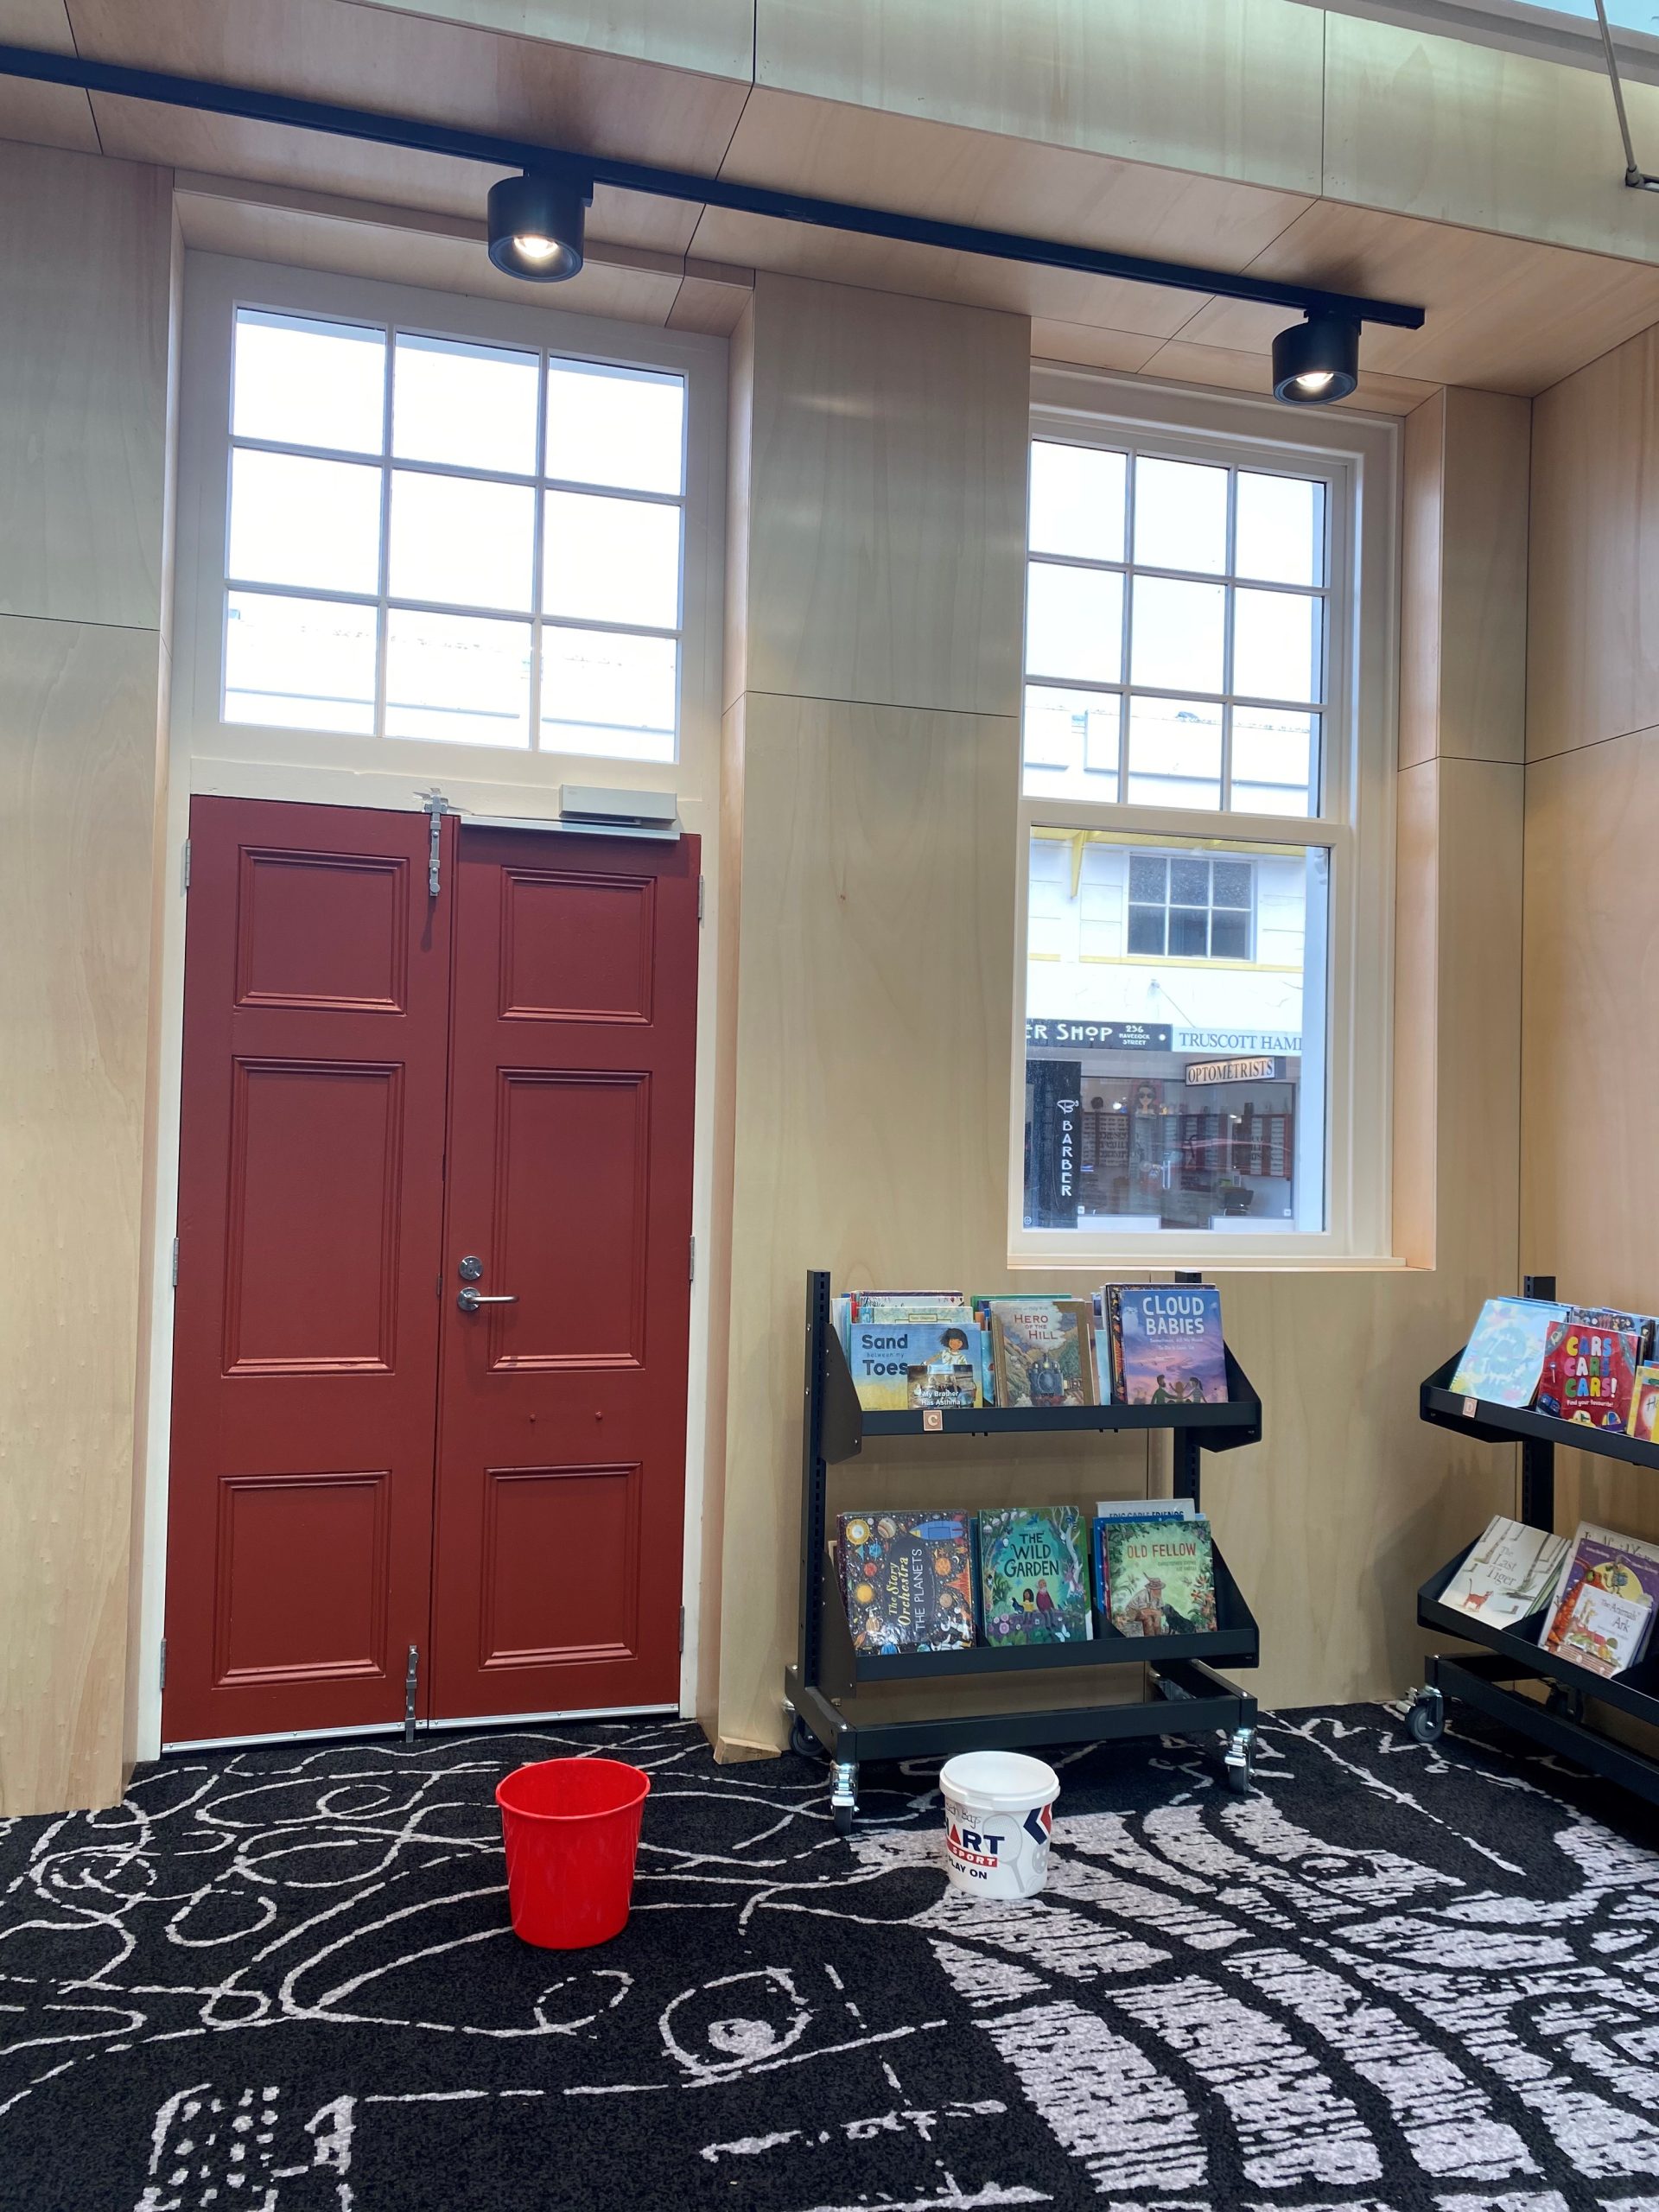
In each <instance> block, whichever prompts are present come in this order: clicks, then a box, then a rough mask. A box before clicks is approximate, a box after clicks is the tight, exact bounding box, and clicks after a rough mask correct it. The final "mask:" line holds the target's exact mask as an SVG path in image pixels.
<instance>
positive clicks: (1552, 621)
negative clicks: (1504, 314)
mask: <svg viewBox="0 0 1659 2212" xmlns="http://www.w3.org/2000/svg"><path fill="white" fill-rule="evenodd" d="M1533 469H1534V502H1533V517H1532V580H1531V593H1530V599H1531V607H1530V624H1529V659H1528V685H1529V697H1528V714H1527V808H1526V925H1525V1027H1524V1032H1523V1039H1524V1052H1523V1057H1522V1169H1523V1173H1522V1204H1521V1246H1522V1254H1523V1255H1524V1256H1525V1260H1526V1264H1527V1265H1528V1266H1529V1268H1533V1269H1534V1270H1535V1271H1537V1272H1539V1273H1544V1274H1551V1273H1553V1274H1554V1276H1555V1277H1556V1281H1557V1284H1558V1286H1559V1288H1560V1294H1561V1295H1562V1296H1563V1297H1564V1298H1570V1299H1574V1300H1584V1301H1592V1300H1593V1301H1594V1302H1596V1303H1598V1304H1602V1303H1609V1304H1617V1305H1623V1306H1634V1307H1635V1308H1637V1311H1638V1312H1643V1313H1651V1312H1653V1311H1654V1310H1655V1309H1656V1306H1659V1237H1656V1233H1655V1230H1654V1225H1653V1215H1652V1209H1651V1208H1650V1207H1649V1205H1647V1204H1646V1203H1645V1202H1644V1201H1645V1191H1644V1177H1645V1173H1646V1165H1647V1161H1648V1160H1649V1156H1650V1154H1651V1153H1652V1149H1653V1141H1654V1139H1653V1131H1654V1101H1655V1097H1656V1095H1659V1029H1656V1026H1655V1023H1654V1020H1653V1015H1652V1005H1653V996H1654V989H1655V976H1656V974H1659V872H1656V870H1655V868H1654V862H1653V853H1654V846H1653V830H1654V827H1655V824H1656V823H1659V610H1656V604H1655V599H1654V588H1653V569H1652V547H1653V545H1654V543H1655V539H1656V533H1659V330H1654V331H1647V332H1644V333H1643V334H1642V335H1641V336H1640V337H1639V338H1634V339H1632V340H1630V342H1629V343H1628V344H1627V345H1624V346H1619V347H1618V349H1617V350H1616V351H1614V352H1613V353H1607V354H1605V355H1604V356H1603V357H1602V358H1601V359H1599V360H1597V361H1592V363H1591V364H1590V365H1589V366H1588V367H1587V368H1584V369H1581V370H1580V372H1578V374H1577V375H1576V376H1572V377H1568V378H1567V379H1566V380H1565V382H1563V383H1561V384H1558V385H1555V386H1554V388H1553V389H1552V390H1550V391H1547V392H1545V393H1543V394H1542V395H1541V397H1540V398H1539V399H1538V400H1537V401H1536V402H1535V414H1534V442H1533ZM1557 1465H1558V1478H1557V1485H1556V1490H1557V1497H1556V1506H1557V1514H1556V1518H1557V1524H1558V1526H1560V1527H1562V1528H1565V1529H1572V1528H1573V1527H1574V1526H1575V1525H1576V1523H1577V1522H1578V1521H1579V1519H1580V1517H1584V1518H1587V1519H1590V1520H1593V1521H1600V1522H1606V1523H1609V1524H1610V1525H1611V1526H1612V1527H1614V1528H1618V1529H1628V1530H1630V1532H1631V1533H1632V1534H1634V1535H1646V1536H1650V1537H1659V1499H1656V1495H1655V1491H1654V1486H1653V1484H1652V1483H1651V1482H1650V1481H1649V1480H1647V1479H1645V1478H1643V1477H1641V1476H1640V1475H1639V1474H1637V1471H1635V1470H1634V1469H1620V1468H1618V1467H1616V1466H1614V1465H1611V1464H1610V1463H1608V1462H1605V1461H1601V1460H1593V1459H1586V1458H1584V1457H1583V1456H1582V1455H1581V1454H1580V1453H1577V1452H1563V1453H1561V1454H1560V1457H1559V1459H1558V1463H1557Z"/></svg>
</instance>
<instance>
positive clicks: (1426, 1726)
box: [1406, 1688, 1446, 1744]
mask: <svg viewBox="0 0 1659 2212" xmlns="http://www.w3.org/2000/svg"><path fill="white" fill-rule="evenodd" d="M1406 1732H1407V1734H1408V1736H1410V1737H1411V1738H1412V1739H1413V1741H1414V1742H1415V1743H1419V1744H1438V1743H1439V1742H1440V1738H1441V1737H1442V1736H1443V1735H1445V1733H1446V1700H1445V1698H1444V1697H1443V1696H1442V1695H1441V1694H1440V1691H1439V1690H1437V1689H1434V1688H1426V1689H1421V1690H1419V1691H1418V1692H1417V1693H1416V1694H1415V1695H1414V1697H1413V1699H1412V1700H1411V1703H1410V1705H1409V1706H1408V1707H1407V1709H1406Z"/></svg>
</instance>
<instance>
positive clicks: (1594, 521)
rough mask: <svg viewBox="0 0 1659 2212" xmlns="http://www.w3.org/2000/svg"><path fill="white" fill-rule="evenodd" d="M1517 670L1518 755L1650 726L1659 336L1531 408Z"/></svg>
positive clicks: (1657, 574)
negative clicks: (1524, 597) (1523, 709)
mask: <svg viewBox="0 0 1659 2212" xmlns="http://www.w3.org/2000/svg"><path fill="white" fill-rule="evenodd" d="M1635 196H1636V195H1635V194H1632V197H1635ZM1527 663H1528V665H1527V675H1528V696H1527V757H1528V758H1529V760H1544V759H1547V758H1548V756H1549V755H1551V754H1553V753H1561V752H1565V751H1567V750H1568V749H1569V748H1571V747H1574V746H1581V745H1594V744H1597V743H1599V742H1600V741H1602V740H1603V739H1605V738H1610V737H1616V736H1620V735H1622V734H1624V733H1626V732H1628V731H1630V730H1637V729H1645V728H1650V727H1652V726H1653V725H1654V724H1656V723H1659V330H1651V331H1648V332H1646V333H1644V334H1643V336H1641V337H1639V338H1634V339H1632V340H1630V341H1629V343H1628V344H1626V345H1624V346H1618V347H1617V348H1616V349H1615V350H1614V351H1613V352H1612V353H1606V354H1604V355H1603V357H1602V358H1601V359H1599V360H1597V361H1592V362H1591V363H1590V365H1588V367H1587V368H1583V369H1580V371H1579V372H1578V373H1577V374H1576V375H1575V376H1571V377H1568V378H1566V379H1565V380H1564V381H1563V382H1562V383H1560V384H1558V385H1555V386H1554V389H1553V390H1551V391H1547V392H1545V393H1544V394H1543V395H1542V396H1541V397H1540V398H1539V399H1538V400H1537V401H1536V402H1535V406H1534V414H1533V505H1532V531H1531V577H1530V584H1529V620H1528V653H1527Z"/></svg>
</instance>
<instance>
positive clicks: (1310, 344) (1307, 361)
mask: <svg viewBox="0 0 1659 2212" xmlns="http://www.w3.org/2000/svg"><path fill="white" fill-rule="evenodd" d="M1358 382H1359V325H1358V323H1357V321H1353V320H1352V319H1351V317H1349V316H1347V315H1309V317H1308V318H1307V321H1306V322H1294V323H1292V325H1291V327H1290V328H1289V329H1288V330H1281V332H1280V334H1279V335H1278V336H1277V337H1276V338H1275V339H1274V341H1273V396H1274V398H1275V399H1282V400H1283V401H1284V402H1285V403H1286V404H1287V406H1291V407H1328V406H1329V405H1330V404H1331V402H1332V400H1333V399H1346V398H1347V397H1348V395H1349V393H1350V392H1351V391H1352V390H1353V389H1354V387H1355V385H1357V383H1358Z"/></svg>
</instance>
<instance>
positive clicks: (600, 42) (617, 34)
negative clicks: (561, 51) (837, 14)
mask: <svg viewBox="0 0 1659 2212" xmlns="http://www.w3.org/2000/svg"><path fill="white" fill-rule="evenodd" d="M359 5H360V6H363V7H368V8H380V9H383V10H385V11H386V12H387V13H388V14H392V13H396V14H397V15H403V16H430V17H432V18H434V19H435V20H436V21H437V22H447V23H470V24H473V25H474V27H475V28H477V29H480V30H488V31H505V32H507V33H509V34H510V35H513V36H515V37H519V38H535V39H551V40H553V41H556V42H558V43H559V44H562V45H565V46H585V47H590V48H599V49H601V51H603V52H604V53H607V54H630V55H632V56H633V57H635V58H636V59H637V60H642V61H660V62H662V63H663V64H664V66H665V67H668V68H670V69H696V70H698V71H700V72H701V73H702V74H704V75H706V76H710V77H736V78H739V79H741V81H742V82H743V83H744V84H746V85H747V83H748V82H749V80H750V79H751V78H752V77H753V73H754V0H690V4H689V5H681V6H679V7H669V8H665V7H664V6H663V5H662V0H359Z"/></svg>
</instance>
